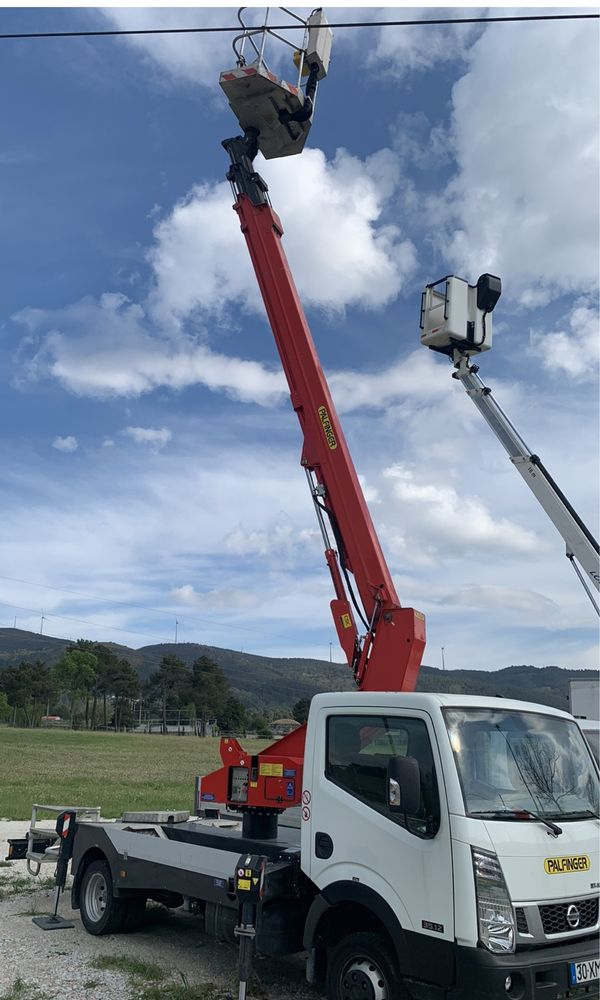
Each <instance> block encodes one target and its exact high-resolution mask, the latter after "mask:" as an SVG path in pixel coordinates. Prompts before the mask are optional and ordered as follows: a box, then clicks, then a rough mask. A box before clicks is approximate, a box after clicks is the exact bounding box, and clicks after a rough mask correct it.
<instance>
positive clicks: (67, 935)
mask: <svg viewBox="0 0 600 1000" xmlns="http://www.w3.org/2000/svg"><path fill="white" fill-rule="evenodd" d="M28 826H29V824H28V823H23V822H19V823H18V822H5V821H1V820H0V862H1V861H3V859H4V858H5V857H6V854H7V851H8V845H7V843H6V841H7V839H8V838H13V837H14V838H16V837H23V836H24V835H25V833H26V831H27V829H28ZM41 874H42V877H43V878H45V879H47V878H48V877H49V876H53V875H54V867H53V865H46V866H43V867H42V873H41ZM26 875H27V865H26V862H25V861H15V862H12V863H11V864H10V866H9V867H0V1000H4V998H5V997H10V1000H13V997H15V1000H30V998H31V1000H42V998H51V997H56V998H57V1000H58V998H59V1000H135V998H138V997H141V996H142V995H143V993H144V990H145V989H146V988H147V987H148V985H149V984H148V982H146V981H140V980H135V979H134V978H132V977H131V976H127V975H125V974H123V973H122V972H120V971H112V970H111V971H108V970H105V969H102V970H98V969H95V968H93V967H92V965H91V964H90V963H92V962H93V961H94V960H95V959H97V958H98V957H99V956H111V957H114V956H127V957H130V958H136V959H141V960H143V961H145V962H149V963H153V964H157V965H160V966H161V967H162V968H163V969H165V970H167V973H168V976H169V978H168V979H167V980H166V982H167V983H169V982H178V983H179V984H182V983H183V982H184V980H183V978H182V977H185V979H186V980H187V981H188V983H189V984H202V983H213V984H214V985H215V987H216V988H217V994H216V995H215V1000H217V996H218V997H219V1000H234V998H237V995H238V991H237V985H236V983H237V980H236V976H235V970H236V967H237V949H236V947H235V946H233V945H221V944H216V943H215V942H213V941H211V939H209V938H208V937H207V936H206V935H205V934H203V933H202V923H201V922H200V920H199V919H198V918H197V917H193V916H191V915H190V914H187V913H183V912H180V911H173V910H166V909H164V908H163V907H159V906H149V908H148V914H147V918H146V922H145V924H144V927H143V929H142V930H140V931H138V932H137V933H135V934H119V935H107V936H106V937H93V936H92V935H90V934H87V933H86V931H85V930H84V929H83V925H82V923H81V920H80V917H79V912H78V911H74V910H71V907H70V905H69V898H70V897H69V892H68V891H67V892H65V893H64V895H63V896H62V897H61V901H60V905H59V913H60V914H61V915H62V916H63V917H66V918H68V919H71V920H73V922H74V924H75V927H74V928H72V929H63V930H53V931H43V930H41V929H40V928H39V927H37V925H36V924H34V923H33V922H32V916H35V915H36V914H38V915H39V914H43V913H49V912H52V908H53V890H52V888H51V887H50V888H40V887H39V883H38V882H37V880H35V879H32V880H31V889H30V888H29V886H28V885H27V886H22V887H21V888H22V891H19V894H18V895H9V896H8V898H5V899H2V896H3V895H6V894H7V891H8V892H10V891H11V889H10V886H11V883H14V881H15V880H17V879H19V880H20V879H22V878H23V877H25V876H26ZM5 878H6V880H7V884H6V885H3V882H4V880H5ZM18 979H21V980H23V981H24V982H25V983H27V984H29V985H30V986H31V990H25V989H23V990H22V992H18V990H14V984H15V981H16V980H18ZM11 988H13V993H12V994H11ZM162 989H164V991H165V992H164V995H165V996H169V997H170V996H172V994H170V993H169V992H168V989H167V987H163V988H162ZM162 989H161V992H160V993H158V994H156V995H162ZM38 991H39V992H38ZM321 997H322V993H321V992H320V991H317V990H314V989H312V988H311V987H309V986H308V985H307V984H306V981H305V979H304V958H303V957H302V956H292V957H290V958H286V959H277V960H276V959H262V960H258V961H256V962H255V974H254V978H253V981H252V983H251V987H250V990H249V1000H250V998H251V1000H320V998H321Z"/></svg>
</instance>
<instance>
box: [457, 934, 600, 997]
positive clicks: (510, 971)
mask: <svg viewBox="0 0 600 1000" xmlns="http://www.w3.org/2000/svg"><path fill="white" fill-rule="evenodd" d="M599 943H600V940H599V938H598V935H592V936H590V937H586V938H579V939H578V940H577V941H574V942H573V943H572V944H571V943H569V944H565V945H559V946H552V947H548V948H536V949H535V950H532V951H517V952H515V954H513V955H494V954H492V952H490V951H487V949H485V948H463V947H457V949H456V986H455V987H454V989H453V990H450V991H449V993H448V1000H580V998H582V1000H586V998H587V1000H592V998H594V1000H597V998H598V997H600V984H599V983H598V982H596V983H592V984H590V985H589V986H585V987H581V986H577V987H573V986H570V985H569V962H580V961H582V960H583V959H587V958H597V957H598V948H599ZM507 976H510V977H511V979H512V983H513V985H512V988H511V989H510V990H509V991H508V992H507V990H506V987H505V983H506V977H507Z"/></svg>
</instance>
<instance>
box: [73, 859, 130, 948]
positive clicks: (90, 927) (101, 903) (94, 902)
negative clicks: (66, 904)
mask: <svg viewBox="0 0 600 1000" xmlns="http://www.w3.org/2000/svg"><path fill="white" fill-rule="evenodd" d="M124 902H125V900H122V899H115V896H114V894H113V886H112V875H111V873H110V868H109V866H108V863H107V862H106V861H92V863H91V864H90V865H88V867H87V868H86V870H85V872H84V873H83V878H82V880H81V890H80V896H79V906H80V911H81V920H82V923H83V926H84V927H85V929H86V931H87V932H88V934H95V935H97V936H98V935H100V934H118V933H119V931H120V930H122V928H123V922H124V920H125V915H126V907H125V906H124Z"/></svg>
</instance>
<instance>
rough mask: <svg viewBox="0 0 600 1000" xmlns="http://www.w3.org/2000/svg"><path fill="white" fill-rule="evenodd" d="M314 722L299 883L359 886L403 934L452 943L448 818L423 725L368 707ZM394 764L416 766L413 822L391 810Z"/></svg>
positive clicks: (332, 712) (422, 717)
mask: <svg viewBox="0 0 600 1000" xmlns="http://www.w3.org/2000/svg"><path fill="white" fill-rule="evenodd" d="M319 715H320V721H319V724H318V725H317V726H316V727H315V730H316V737H315V753H314V756H313V773H312V782H311V785H310V787H309V786H308V782H307V783H306V788H305V792H304V799H303V802H304V805H303V813H302V816H303V822H302V858H303V867H304V868H305V871H306V874H307V875H309V877H310V878H311V879H312V881H313V882H314V883H315V884H316V885H317V886H318V887H319V889H321V890H324V889H326V888H327V886H330V885H331V884H332V883H336V882H354V883H356V882H360V883H363V884H364V885H366V886H368V887H369V888H371V889H372V890H374V891H375V892H376V893H378V894H379V895H380V896H381V897H383V899H385V901H386V902H387V903H388V904H389V905H390V906H391V907H392V909H393V910H394V912H395V913H396V914H397V916H398V919H399V921H400V924H401V925H402V927H403V929H404V930H406V931H413V932H415V933H418V934H419V935H428V936H430V937H431V938H433V939H436V940H438V941H440V940H442V939H443V940H445V941H453V940H454V923H453V921H454V908H453V878H452V855H451V842H450V827H449V817H448V809H447V805H446V797H445V793H444V787H443V780H442V770H441V761H440V757H439V754H438V748H437V743H436V739H435V733H434V729H433V724H432V722H431V719H430V717H429V716H428V715H427V713H425V712H419V711H416V710H402V711H399V710H396V712H394V711H393V710H391V711H390V710H382V711H377V710H373V709H366V708H365V709H364V710H362V711H357V710H352V709H348V708H345V709H341V708H340V709H327V708H323V709H322V710H321V712H320V713H319ZM392 755H396V756H407V757H414V758H415V759H416V760H417V761H418V763H419V770H420V781H421V794H420V804H419V809H418V810H417V812H416V814H415V815H413V816H405V815H404V814H401V813H400V814H399V813H396V812H392V811H391V810H390V808H389V806H388V776H387V765H388V761H389V758H390V757H391V756H392ZM421 940H422V938H421Z"/></svg>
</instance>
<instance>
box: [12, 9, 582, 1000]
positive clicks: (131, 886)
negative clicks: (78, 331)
mask: <svg viewBox="0 0 600 1000" xmlns="http://www.w3.org/2000/svg"><path fill="white" fill-rule="evenodd" d="M311 18H313V21H312V22H311ZM311 18H309V22H310V23H309V24H308V31H307V39H308V40H307V42H306V44H305V47H304V54H303V56H302V58H301V59H300V60H299V64H300V67H301V66H302V65H303V64H304V62H307V63H308V66H309V70H310V72H309V76H308V82H307V89H308V90H309V93H308V94H306V95H305V97H304V98H303V100H300V98H299V97H298V94H297V88H296V89H295V90H294V91H293V92H294V95H295V96H294V99H293V101H292V100H291V98H290V94H291V93H292V91H291V90H290V87H289V86H288V85H286V86H281V83H280V82H278V80H277V78H276V77H275V76H274V74H272V73H271V72H270V71H267V69H266V68H265V66H264V65H263V63H262V60H263V55H264V46H263V44H262V43H260V42H259V41H258V38H257V32H256V30H254V31H253V34H252V38H251V39H249V44H250V42H251V46H250V47H251V48H252V51H253V52H255V53H256V54H257V59H256V60H255V61H254V63H253V65H252V67H248V66H246V65H245V62H244V61H243V57H242V54H241V49H240V48H238V49H236V52H237V53H238V67H237V69H236V70H235V71H231V72H228V73H227V74H225V77H226V79H225V83H226V84H227V85H228V86H229V84H231V86H232V87H233V86H234V85H235V92H234V91H231V93H230V99H231V103H232V107H234V110H236V109H237V110H236V113H239V115H240V119H241V122H242V125H243V127H244V135H243V137H236V138H234V139H229V140H226V141H225V142H224V146H225V148H226V149H227V151H228V153H229V155H230V157H231V167H230V170H229V173H228V179H229V180H230V181H231V184H232V187H233V188H234V192H235V194H236V203H235V206H234V207H235V210H236V212H237V213H238V215H239V217H240V222H241V226H242V231H243V232H244V235H245V237H246V240H247V242H248V245H249V249H250V254H251V257H252V261H253V264H254V267H255V271H256V274H257V278H258V282H259V285H260V289H261V292H262V295H263V299H264V302H265V306H266V310H267V314H268V316H269V320H270V323H271V327H272V329H273V333H274V336H275V340H276V344H277V347H278V350H279V353H280V356H281V359H282V364H283V368H284V371H285V374H286V377H287V380H288V384H289V387H290V396H291V402H292V405H293V407H294V409H295V411H296V412H297V414H298V417H299V421H300V425H301V428H302V434H303V450H302V465H303V466H304V468H305V471H306V475H307V480H308V483H309V486H310V491H311V495H312V498H313V502H314V506H315V510H316V513H317V517H318V522H319V526H320V529H321V533H322V536H323V541H324V545H325V559H326V562H327V565H328V568H329V571H330V573H331V578H332V582H333V587H334V591H335V599H334V600H333V601H332V602H331V611H332V614H333V619H334V623H335V626H336V629H337V633H338V637H339V640H340V644H341V646H342V649H343V650H344V652H345V654H346V657H347V660H348V665H349V666H350V668H351V670H352V673H353V676H354V678H355V680H356V684H357V687H358V689H359V690H358V691H356V692H353V693H349V694H347V693H343V694H340V693H331V694H321V695H318V696H317V697H315V698H314V699H313V701H312V704H311V708H310V714H309V719H308V724H307V727H301V728H300V729H299V730H296V731H295V732H294V733H291V734H289V735H288V736H285V737H283V738H282V739H281V740H278V741H277V742H275V743H274V744H272V745H271V746H269V747H267V748H266V749H265V750H263V751H261V752H260V753H258V754H251V753H247V752H246V751H244V749H243V748H242V747H241V746H240V744H239V743H238V742H237V740H235V739H226V740H224V741H222V745H221V757H222V761H223V767H222V768H221V769H220V770H218V771H216V772H213V773H212V774H210V775H206V776H203V777H202V778H201V779H199V780H198V783H197V790H196V796H195V802H194V814H195V815H194V817H193V818H191V819H190V818H189V816H188V815H187V814H185V813H184V814H182V815H179V814H178V813H176V812H173V814H159V813H156V814H153V813H150V812H149V813H145V814H139V813H130V814H125V815H123V817H122V818H121V819H120V820H117V821H115V820H102V819H101V818H100V815H99V811H97V812H96V813H95V814H90V812H89V810H88V811H86V810H83V809H77V808H64V809H60V812H61V814H62V815H61V816H59V821H58V823H57V828H56V833H55V832H54V831H53V830H49V831H46V830H44V828H43V827H42V828H40V826H39V824H38V822H37V821H36V822H35V823H33V824H32V829H31V831H30V834H29V838H28V842H27V844H22V843H21V844H19V843H13V845H12V854H13V856H16V853H18V852H19V851H22V852H23V853H24V854H25V853H26V854H27V857H28V858H29V861H30V864H31V865H32V866H35V865H36V863H37V862H39V863H41V862H43V861H44V860H45V859H47V858H53V859H54V860H56V847H57V845H59V851H58V864H57V880H56V881H57V889H56V905H55V915H56V911H57V908H58V902H59V897H60V891H61V887H62V886H63V885H64V879H65V876H66V868H67V862H68V861H69V860H71V870H72V874H73V887H72V902H73V906H74V907H75V908H79V909H80V911H81V917H82V920H83V923H84V925H85V927H86V929H87V930H88V931H89V932H90V933H91V934H107V933H115V932H118V931H120V930H131V929H133V928H134V927H135V925H136V924H137V923H138V922H139V920H140V919H141V918H142V916H143V912H144V908H145V906H146V901H147V900H149V899H153V900H157V901H159V902H162V903H164V904H165V905H168V906H182V905H183V906H185V907H186V908H187V909H188V910H191V911H194V912H197V913H199V914H200V915H201V916H202V917H203V920H204V930H205V931H206V932H207V933H208V934H211V935H213V936H215V937H217V938H218V939H221V940H229V941H235V940H236V939H237V940H238V941H239V954H240V960H239V964H240V968H239V984H240V985H239V997H240V1000H243V998H244V997H245V996H246V987H247V982H248V978H249V972H250V961H251V956H252V953H253V952H254V951H255V952H256V953H257V954H259V955H263V956H269V955H281V954H286V953H291V952H296V951H301V950H303V949H304V950H305V951H306V952H307V954H308V963H307V975H308V978H309V981H311V982H324V983H325V988H326V992H327V997H328V1000H358V998H360V1000H567V998H568V1000H575V998H576V997H583V996H587V997H597V996H598V983H599V977H600V961H599V959H598V929H599V914H598V895H599V894H598V889H599V887H600V870H599V859H598V835H599V829H600V821H599V799H598V796H599V780H598V779H599V775H598V770H597V768H596V765H595V762H594V760H593V757H592V755H591V753H590V750H589V747H588V745H587V743H586V742H585V741H584V739H583V736H582V733H581V730H580V729H579V727H578V724H577V722H576V721H575V720H574V719H573V718H572V717H571V716H569V715H567V714H566V713H563V712H558V711H555V710H552V709H549V708H547V707H543V706H539V705H532V704H528V703H523V702H517V701H508V700H504V699H498V698H492V699H490V698H488V699H480V698H474V697H467V696H462V695H453V696H450V695H441V694H418V693H415V692H414V690H413V689H414V686H415V683H416V679H417V674H418V670H419V666H420V662H421V657H422V653H423V649H424V644H425V627H424V617H423V615H422V614H421V613H420V612H418V611H416V610H414V609H412V608H406V607H403V606H401V605H400V602H399V600H398V597H397V594H396V591H395V587H394V583H393V580H392V577H391V574H390V572H389V569H388V567H387V565H386V562H385V559H384V557H383V554H382V552H381V548H380V545H379V541H378V539H377V536H376V534H375V530H374V527H373V524H372V521H371V518H370V515H369V512H368V508H367V506H366V503H365V500H364V496H363V493H362V490H361V487H360V484H359V481H358V477H357V475H356V471H355V469H354V466H353V464H352V461H351V458H350V454H349V451H348V447H347V445H346V442H345V439H344V435H343V431H342V428H341V426H340V423H339V420H338V417H337V414H336V411H335V406H334V404H333V401H332V399H331V395H330V393H329V390H328V386H327V383H326V380H325V377H324V375H323V372H322V369H321V365H320V363H319V359H318V356H317V353H316V350H315V346H314V343H313V341H312V338H311V335H310V331H309V329H308V325H307V323H306V318H305V316H304V313H303V310H302V308H301V305H300V302H299V299H298V296H297V293H296V290H295V287H294V283H293V279H292V277H291V274H290V271H289V266H288V264H287V261H286V259H285V255H284V253H283V250H282V248H281V236H282V227H281V222H280V220H279V219H278V217H277V216H276V215H275V213H274V212H273V210H272V208H271V206H270V204H269V201H268V196H267V185H266V184H265V182H264V181H263V179H262V178H261V177H260V175H259V174H257V173H256V172H255V170H254V166H253V160H254V157H255V155H256V153H257V151H258V149H259V148H260V146H261V143H264V144H265V152H266V153H268V154H269V155H277V150H281V153H280V155H290V152H293V151H294V149H295V148H298V149H299V148H301V146H302V144H303V141H304V138H305V135H306V130H307V128H308V125H309V123H310V114H312V109H313V108H314V99H315V96H316V84H317V81H318V79H320V78H321V77H322V76H323V75H324V74H325V72H326V70H327V61H328V55H329V49H330V39H329V36H328V35H327V32H328V30H329V29H328V28H327V26H326V22H325V21H324V18H323V17H322V12H320V11H317V12H313V14H311ZM321 33H324V34H321ZM244 69H247V70H250V69H252V72H247V73H246V72H241V70H244ZM232 81H234V83H232ZM269 85H272V88H273V94H271V95H270V96H269V93H268V88H269ZM265 88H267V92H265ZM255 97H256V101H255V99H254V98H255ZM271 98H272V99H271ZM299 105H302V106H301V107H299ZM309 113H310V114H309ZM296 144H297V145H296ZM481 329H482V336H483V331H484V329H485V325H484V324H483V323H482V326H481ZM355 615H356V617H355ZM357 619H358V620H359V621H360V622H362V625H363V627H364V631H362V630H361V632H360V633H359V629H358V627H357V624H356V622H357ZM149 768H151V762H150V761H149ZM54 809H55V811H58V810H59V807H54ZM35 920H36V922H37V923H38V924H40V925H41V926H43V927H46V928H48V929H50V928H51V927H60V926H63V927H64V926H65V923H64V921H61V919H60V918H54V917H50V918H46V919H45V920H44V918H39V917H38V918H35Z"/></svg>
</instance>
